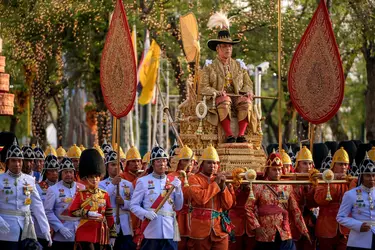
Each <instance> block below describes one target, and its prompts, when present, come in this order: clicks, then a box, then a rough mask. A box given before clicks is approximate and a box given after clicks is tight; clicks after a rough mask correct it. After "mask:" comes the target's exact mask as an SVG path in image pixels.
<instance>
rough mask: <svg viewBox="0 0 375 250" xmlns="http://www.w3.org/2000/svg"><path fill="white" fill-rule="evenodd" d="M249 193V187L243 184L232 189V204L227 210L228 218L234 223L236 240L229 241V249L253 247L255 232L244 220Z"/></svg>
mask: <svg viewBox="0 0 375 250" xmlns="http://www.w3.org/2000/svg"><path fill="white" fill-rule="evenodd" d="M249 193H250V188H249V187H248V186H244V185H241V186H240V187H239V188H237V189H236V190H234V194H233V199H234V202H233V203H234V205H233V207H232V208H231V209H230V210H229V218H230V219H231V221H232V223H233V225H234V234H235V236H236V241H235V242H230V243H229V249H230V250H252V249H254V247H255V244H256V241H255V234H254V232H253V231H252V230H250V229H249V228H248V227H247V225H246V224H247V223H246V220H244V218H245V216H246V210H245V204H246V201H247V199H248V198H249Z"/></svg>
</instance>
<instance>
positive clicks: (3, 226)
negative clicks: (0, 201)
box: [0, 217, 10, 234]
mask: <svg viewBox="0 0 375 250" xmlns="http://www.w3.org/2000/svg"><path fill="white" fill-rule="evenodd" d="M9 232H10V228H9V224H8V223H7V222H6V221H5V220H4V219H3V218H1V217H0V234H7V233H9Z"/></svg>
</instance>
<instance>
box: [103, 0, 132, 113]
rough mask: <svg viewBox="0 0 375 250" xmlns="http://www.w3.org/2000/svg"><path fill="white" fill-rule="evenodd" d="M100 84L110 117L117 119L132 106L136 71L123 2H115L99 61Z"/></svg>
mask: <svg viewBox="0 0 375 250" xmlns="http://www.w3.org/2000/svg"><path fill="white" fill-rule="evenodd" d="M100 85H101V88H102V93H103V97H104V102H105V104H106V106H107V108H108V110H109V111H110V112H111V114H112V115H113V116H114V117H116V118H117V119H120V118H121V117H124V116H126V115H127V114H128V113H129V112H130V110H131V109H132V107H133V104H134V100H135V95H136V86H137V71H136V61H135V55H134V49H133V44H132V39H131V35H130V31H129V26H128V20H127V18H126V13H125V9H124V6H123V3H122V0H117V2H116V7H115V10H114V13H113V16H112V21H111V24H110V27H109V30H108V34H107V37H106V40H105V44H104V49H103V53H102V58H101V61H100Z"/></svg>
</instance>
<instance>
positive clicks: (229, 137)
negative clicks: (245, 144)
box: [225, 135, 236, 143]
mask: <svg viewBox="0 0 375 250" xmlns="http://www.w3.org/2000/svg"><path fill="white" fill-rule="evenodd" d="M234 142H236V138H234V137H233V136H232V135H230V136H228V137H227V139H226V140H225V143H234Z"/></svg>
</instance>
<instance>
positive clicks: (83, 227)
mask: <svg viewBox="0 0 375 250" xmlns="http://www.w3.org/2000/svg"><path fill="white" fill-rule="evenodd" d="M89 211H92V212H97V213H99V214H101V215H102V217H101V218H91V217H89V216H88V212H89ZM69 215H70V216H74V217H81V218H82V219H81V221H80V223H79V225H78V228H77V231H76V241H77V242H81V241H84V242H91V243H99V244H100V245H107V244H109V238H110V237H116V236H117V235H116V229H115V223H114V218H113V208H112V207H111V203H110V200H109V196H108V194H107V192H106V191H104V190H102V189H99V188H98V189H95V190H79V191H78V192H77V193H76V195H75V197H74V200H73V202H72V204H71V205H70V208H69Z"/></svg>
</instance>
